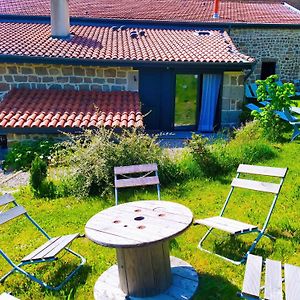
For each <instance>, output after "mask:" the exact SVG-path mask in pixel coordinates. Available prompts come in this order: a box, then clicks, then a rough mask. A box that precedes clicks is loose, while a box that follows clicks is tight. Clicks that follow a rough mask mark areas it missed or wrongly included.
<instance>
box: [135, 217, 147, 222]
mask: <svg viewBox="0 0 300 300" xmlns="http://www.w3.org/2000/svg"><path fill="white" fill-rule="evenodd" d="M144 219H145V217H143V216H139V217H135V218H134V220H135V221H142V220H144Z"/></svg>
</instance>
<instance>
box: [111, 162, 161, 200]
mask: <svg viewBox="0 0 300 300" xmlns="http://www.w3.org/2000/svg"><path fill="white" fill-rule="evenodd" d="M114 177H115V201H116V205H118V189H119V188H127V187H136V186H147V185H156V187H157V197H158V200H160V185H159V178H158V168H157V164H155V163H154V164H145V165H131V166H124V167H114Z"/></svg>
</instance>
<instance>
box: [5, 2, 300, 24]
mask: <svg viewBox="0 0 300 300" xmlns="http://www.w3.org/2000/svg"><path fill="white" fill-rule="evenodd" d="M297 1H298V0H291V4H294V2H295V3H296V2H297ZM213 2H214V0H156V1H153V0H139V1H136V0H118V1H116V0H69V5H70V14H71V16H73V17H84V18H98V19H99V18H100V19H121V20H122V19H123V20H147V21H150V20H152V21H171V22H178V21H183V22H208V23H216V22H222V23H249V24H252V23H259V24H268V23H271V24H300V13H298V12H296V11H294V10H292V9H290V8H289V7H287V6H285V5H284V4H283V1H281V0H221V1H220V19H213V18H212V14H213ZM287 2H288V0H287ZM49 13H50V0H26V1H24V0H5V1H1V2H0V14H8V15H27V16H28V15H38V16H48V15H49Z"/></svg>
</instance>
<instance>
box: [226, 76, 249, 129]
mask: <svg viewBox="0 0 300 300" xmlns="http://www.w3.org/2000/svg"><path fill="white" fill-rule="evenodd" d="M243 101H244V73H243V72H225V73H224V77H223V91H222V108H221V109H222V111H221V126H222V127H233V126H237V125H238V124H239V123H240V114H241V112H242V106H243Z"/></svg>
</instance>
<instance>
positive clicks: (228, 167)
mask: <svg viewBox="0 0 300 300" xmlns="http://www.w3.org/2000/svg"><path fill="white" fill-rule="evenodd" d="M188 146H189V148H190V151H191V153H192V155H193V157H194V159H195V161H196V162H197V163H198V166H199V168H200V169H201V171H202V173H203V175H205V176H207V177H217V176H219V175H222V174H226V173H228V172H231V171H233V170H235V169H236V168H237V166H238V165H239V164H241V163H244V164H253V163H258V162H261V161H263V160H268V159H271V158H273V157H274V156H275V151H274V148H273V147H272V146H271V145H270V144H269V143H268V142H267V141H265V140H264V139H263V138H262V136H261V130H260V128H259V124H258V122H251V123H248V124H246V125H245V126H243V127H241V128H240V129H238V130H236V131H235V132H234V135H233V137H232V138H231V139H230V140H229V141H225V140H217V141H216V142H215V143H213V144H211V145H210V144H208V140H207V139H205V138H202V137H201V136H200V135H193V136H192V140H191V141H190V142H189V144H188Z"/></svg>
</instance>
